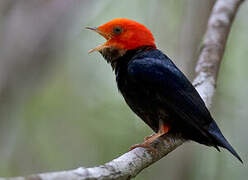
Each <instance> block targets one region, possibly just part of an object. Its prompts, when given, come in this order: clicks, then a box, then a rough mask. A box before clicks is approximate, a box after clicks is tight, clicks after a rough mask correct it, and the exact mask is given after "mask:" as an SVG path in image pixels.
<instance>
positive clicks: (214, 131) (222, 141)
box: [208, 121, 243, 163]
mask: <svg viewBox="0 0 248 180" xmlns="http://www.w3.org/2000/svg"><path fill="white" fill-rule="evenodd" d="M208 132H209V133H210V134H211V136H212V137H213V138H214V140H215V141H216V144H217V146H220V147H223V148H225V149H227V150H228V151H229V152H230V153H232V155H234V156H235V157H236V158H237V159H238V160H239V161H240V162H241V163H243V161H242V159H241V158H240V156H239V155H238V153H237V152H236V151H235V150H234V149H233V147H232V146H231V145H230V144H229V143H228V141H227V140H226V138H225V137H224V136H223V134H222V133H221V131H220V129H219V128H218V126H217V124H216V123H215V122H214V121H213V122H212V123H211V124H210V126H209V129H208Z"/></svg>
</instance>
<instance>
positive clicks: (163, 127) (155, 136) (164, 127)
mask: <svg viewBox="0 0 248 180" xmlns="http://www.w3.org/2000/svg"><path fill="white" fill-rule="evenodd" d="M159 126H160V127H159V131H158V132H157V133H154V134H152V135H151V136H148V137H145V140H144V142H143V143H142V144H135V145H133V146H131V148H130V150H133V149H135V148H137V147H143V148H147V149H149V150H150V151H151V152H154V153H157V150H156V149H155V148H154V147H152V146H151V143H152V142H153V141H154V140H156V139H158V138H159V137H161V136H163V135H164V134H167V133H168V132H169V130H170V126H169V125H167V124H165V123H163V122H161V123H160V125H159Z"/></svg>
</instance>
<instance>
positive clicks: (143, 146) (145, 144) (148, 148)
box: [129, 142, 158, 154]
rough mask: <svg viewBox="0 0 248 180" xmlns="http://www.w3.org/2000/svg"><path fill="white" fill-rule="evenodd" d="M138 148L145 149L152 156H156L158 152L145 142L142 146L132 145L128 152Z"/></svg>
mask: <svg viewBox="0 0 248 180" xmlns="http://www.w3.org/2000/svg"><path fill="white" fill-rule="evenodd" d="M138 147H142V148H145V149H147V150H148V151H150V152H151V153H154V154H158V150H157V149H155V148H154V147H152V146H151V145H150V144H149V143H147V142H144V143H142V144H134V145H132V146H131V147H130V149H129V151H131V150H133V149H135V148H138Z"/></svg>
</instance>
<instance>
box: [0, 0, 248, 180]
mask: <svg viewBox="0 0 248 180" xmlns="http://www.w3.org/2000/svg"><path fill="white" fill-rule="evenodd" d="M214 2H215V1H214V0H208V1H206V0H154V1H149V0H136V1H133V0H125V1H120V0H105V1H100V0H50V1H44V0H35V1H33V0H8V1H5V2H4V1H1V2H0V176H18V175H27V174H33V173H38V172H47V171H59V170H64V169H72V168H77V167H79V166H85V167H89V166H96V165H100V164H103V163H105V162H108V161H110V160H112V159H114V158H116V157H118V156H120V155H121V154H123V153H125V152H126V151H127V150H128V149H129V147H130V146H131V145H133V144H136V143H139V142H142V141H143V138H144V137H145V136H147V135H149V134H151V133H152V132H151V130H150V129H149V128H148V127H147V126H146V125H145V124H144V123H143V122H142V121H141V120H140V119H139V118H138V117H137V116H136V115H134V113H133V112H132V111H131V110H130V109H129V108H128V106H127V105H126V104H125V102H124V100H123V98H122V97H121V95H120V94H119V93H118V91H117V87H116V84H115V76H114V73H113V72H112V69H111V66H109V65H107V63H106V62H105V61H104V60H103V58H102V57H101V55H100V54H99V53H94V54H90V55H89V54H88V53H87V51H88V50H89V49H91V48H94V47H96V46H97V45H99V44H100V43H102V42H104V39H103V38H102V37H100V36H98V35H97V34H95V33H93V32H90V31H87V30H85V29H84V27H85V26H92V27H95V26H98V25H101V24H103V23H105V22H107V21H109V20H111V19H113V18H116V17H125V18H130V19H133V20H136V21H138V22H141V23H143V24H144V25H146V26H147V27H148V28H149V29H150V30H151V31H152V32H153V34H154V36H155V38H156V43H157V46H158V48H159V49H161V50H162V51H163V52H165V53H166V54H167V55H168V56H169V57H171V58H172V59H173V60H174V62H175V63H176V64H177V65H178V66H179V68H180V69H182V71H183V72H184V73H185V74H186V75H187V77H189V78H190V79H191V80H192V79H193V77H194V66H195V62H196V60H197V57H198V53H199V47H200V44H201V39H202V37H203V35H204V31H205V28H206V23H207V19H208V16H209V13H210V11H211V8H212V6H213V4H214ZM247 12H248V3H247V2H246V3H244V4H243V5H242V7H241V8H240V10H239V12H238V14H237V17H236V19H235V22H234V24H233V27H232V30H231V33H230V36H229V39H228V43H227V48H226V51H225V55H224V60H223V62H222V65H221V70H220V72H219V78H218V84H217V90H216V94H215V97H214V101H213V105H212V109H211V112H212V114H213V117H214V118H215V119H216V121H217V123H218V124H219V126H220V128H221V129H222V131H223V133H224V135H225V136H226V138H227V139H228V140H229V141H230V142H231V144H232V145H233V146H234V147H235V149H236V150H237V151H238V152H239V153H240V155H241V157H242V158H243V161H244V165H242V164H240V163H239V162H238V161H237V160H236V159H235V158H233V156H232V155H231V154H230V153H228V152H227V151H225V150H222V152H221V153H218V152H217V151H216V150H215V149H214V148H209V147H206V146H202V145H199V144H196V143H193V142H189V143H185V144H184V145H182V146H180V147H179V148H177V149H176V150H175V151H173V152H172V153H170V154H169V155H168V156H166V157H165V158H163V159H162V160H160V161H159V162H157V163H155V164H154V165H152V166H151V167H149V168H147V169H145V170H144V171H143V172H141V173H140V174H139V175H138V176H137V177H136V178H135V179H136V180H150V179H156V180H164V179H166V180H181V179H183V180H194V179H195V180H197V179H201V180H217V179H218V180H222V179H223V180H227V179H247V177H248V169H247V161H248V158H247V157H248V141H247V139H248V131H247V126H248V111H247V103H248V95H247V92H248V82H247V78H248V70H247V67H248V61H247V57H248V23H247Z"/></svg>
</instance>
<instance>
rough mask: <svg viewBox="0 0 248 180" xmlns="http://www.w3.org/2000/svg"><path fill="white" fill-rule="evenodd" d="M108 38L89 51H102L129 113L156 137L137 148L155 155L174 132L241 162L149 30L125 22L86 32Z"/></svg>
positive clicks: (185, 79)
mask: <svg viewBox="0 0 248 180" xmlns="http://www.w3.org/2000/svg"><path fill="white" fill-rule="evenodd" d="M86 28H87V29H89V30H92V31H94V32H96V33H98V34H100V35H101V36H103V37H104V38H105V39H106V42H105V43H103V44H101V45H99V46H97V47H96V48H93V49H91V50H90V51H89V53H92V52H100V53H101V54H102V56H103V57H104V59H105V60H106V61H107V63H109V64H110V65H111V66H112V69H113V71H114V73H115V76H116V83H117V87H118V90H119V92H120V93H121V94H122V96H123V97H124V100H125V101H126V103H127V105H128V106H129V107H130V108H131V110H132V111H133V112H134V113H135V114H136V115H137V116H138V117H139V118H140V119H142V120H143V121H144V122H145V123H146V124H147V125H148V126H149V127H150V128H151V129H152V130H153V131H154V134H153V135H151V136H148V137H146V138H145V140H144V142H143V143H141V144H138V145H134V146H132V147H131V149H133V148H136V147H144V148H148V149H150V150H153V148H152V147H151V143H152V142H153V141H155V140H156V139H157V138H159V137H162V136H163V135H165V134H167V133H170V134H172V135H176V136H177V137H181V138H183V139H185V140H191V141H195V142H197V143H200V144H203V145H206V146H213V147H215V148H216V149H217V150H218V151H220V149H219V147H222V148H225V149H227V150H228V151H229V152H230V153H231V154H232V155H234V156H235V157H236V158H237V159H238V160H239V161H240V162H241V163H243V161H242V159H241V157H240V156H239V155H238V153H237V152H236V151H235V150H234V148H233V147H232V146H231V145H230V144H229V142H228V141H227V140H226V138H225V137H224V136H223V134H222V132H221V130H220V129H219V127H218V125H217V124H216V122H215V120H214V119H213V117H212V116H211V114H210V112H209V110H208V109H207V107H206V105H205V103H204V101H203V100H202V98H201V96H200V95H199V93H198V92H197V90H196V89H195V87H194V86H193V85H192V84H191V82H190V81H189V80H188V79H187V77H186V76H185V75H184V74H183V72H182V71H181V70H180V69H179V68H178V67H177V66H176V65H175V64H174V63H173V61H172V60H171V59H170V58H169V57H168V56H167V55H166V54H164V53H163V52H162V51H161V50H159V49H158V48H157V46H156V44H155V39H154V36H153V34H152V33H151V31H150V30H149V29H148V28H147V27H146V26H144V25H143V24H141V23H139V22H136V21H134V20H130V19H127V18H116V19H113V20H110V21H109V22H107V23H105V24H103V25H100V26H98V27H86Z"/></svg>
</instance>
